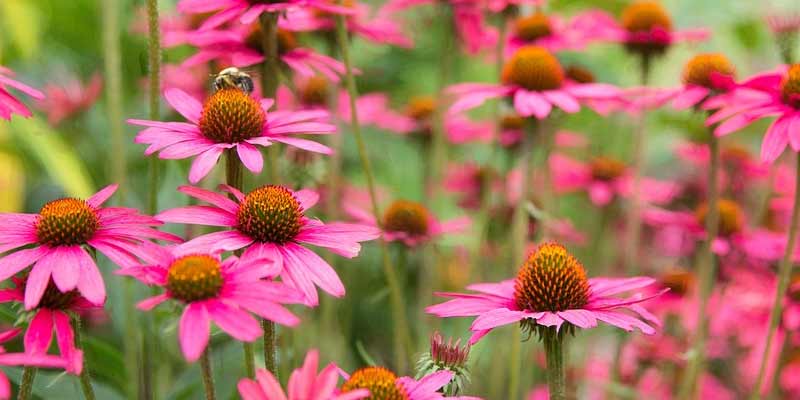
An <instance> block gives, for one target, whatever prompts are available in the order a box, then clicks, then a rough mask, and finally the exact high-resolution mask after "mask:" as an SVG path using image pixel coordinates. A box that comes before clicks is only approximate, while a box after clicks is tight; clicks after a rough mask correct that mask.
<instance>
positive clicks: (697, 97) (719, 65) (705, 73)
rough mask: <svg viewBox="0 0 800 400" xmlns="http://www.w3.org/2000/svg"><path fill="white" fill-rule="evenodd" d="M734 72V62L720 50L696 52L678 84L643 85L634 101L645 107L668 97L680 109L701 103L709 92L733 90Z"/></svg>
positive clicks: (657, 104) (734, 83) (734, 84)
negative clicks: (657, 86)
mask: <svg viewBox="0 0 800 400" xmlns="http://www.w3.org/2000/svg"><path fill="white" fill-rule="evenodd" d="M735 72H736V71H735V69H734V67H733V64H731V62H730V61H729V60H728V58H727V57H725V56H724V55H722V54H720V53H705V54H698V55H696V56H694V57H692V59H690V60H689V62H688V63H686V65H685V66H684V68H683V78H682V80H683V84H682V85H681V86H679V87H677V88H669V89H649V88H648V89H645V90H643V91H642V93H641V95H642V97H641V98H640V99H638V100H637V101H638V102H641V103H642V106H644V107H647V108H652V107H660V106H661V105H663V104H665V103H667V102H670V101H671V102H672V106H673V107H674V108H676V109H679V110H682V109H687V108H690V107H700V106H701V105H702V103H703V102H704V101H705V100H708V99H709V97H710V96H713V95H716V94H720V93H725V92H728V91H730V90H733V89H734V88H735V87H736V82H735V81H734V77H735Z"/></svg>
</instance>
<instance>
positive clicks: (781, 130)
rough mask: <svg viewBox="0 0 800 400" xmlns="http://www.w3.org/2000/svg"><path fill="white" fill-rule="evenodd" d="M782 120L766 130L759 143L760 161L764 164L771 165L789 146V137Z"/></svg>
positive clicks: (779, 119)
mask: <svg viewBox="0 0 800 400" xmlns="http://www.w3.org/2000/svg"><path fill="white" fill-rule="evenodd" d="M784 121H785V119H784V118H778V119H777V120H775V122H773V123H772V125H770V127H769V128H768V129H767V133H766V135H764V140H763V141H762V142H761V160H762V161H764V162H768V163H772V162H773V161H775V160H777V159H778V157H779V156H780V155H781V153H783V150H784V149H786V145H788V144H789V135H788V134H787V132H786V124H785V123H784Z"/></svg>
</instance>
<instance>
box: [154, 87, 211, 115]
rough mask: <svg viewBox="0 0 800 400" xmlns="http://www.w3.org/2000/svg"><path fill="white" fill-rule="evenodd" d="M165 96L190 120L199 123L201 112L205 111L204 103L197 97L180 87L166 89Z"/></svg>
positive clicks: (168, 101) (170, 103)
mask: <svg viewBox="0 0 800 400" xmlns="http://www.w3.org/2000/svg"><path fill="white" fill-rule="evenodd" d="M164 98H166V99H167V103H169V105H171V106H172V108H174V109H175V111H177V112H179V113H180V114H181V115H183V116H184V117H186V119H188V120H189V121H192V122H194V123H198V122H199V121H200V114H202V113H203V105H202V104H200V102H199V101H197V99H195V98H194V97H192V96H189V94H187V93H186V92H184V91H183V90H180V89H175V88H171V89H167V90H165V91H164Z"/></svg>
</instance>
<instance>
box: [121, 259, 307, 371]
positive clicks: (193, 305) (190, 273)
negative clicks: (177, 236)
mask: <svg viewBox="0 0 800 400" xmlns="http://www.w3.org/2000/svg"><path fill="white" fill-rule="evenodd" d="M144 249H145V251H146V252H147V255H146V256H145V257H144V259H145V260H146V262H147V263H148V265H144V266H142V265H138V266H130V267H126V268H123V269H121V270H119V271H117V274H119V275H127V276H132V277H134V278H136V279H137V280H139V281H141V282H142V283H145V284H147V285H154V286H160V287H162V288H164V293H162V294H159V295H157V296H154V297H151V298H149V299H146V300H144V301H142V302H141V303H139V305H138V308H139V309H141V310H144V311H149V310H151V309H152V308H153V307H155V306H157V305H159V304H161V303H162V302H164V301H166V300H169V299H172V300H174V301H175V302H176V303H178V304H179V305H181V306H182V307H183V309H184V310H183V315H182V316H181V320H180V324H179V326H178V339H179V341H180V345H181V350H182V351H183V354H184V356H185V357H186V359H187V360H188V361H196V360H197V359H198V358H199V357H200V355H201V354H202V353H203V351H204V350H205V348H206V345H207V344H208V339H209V329H210V321H214V322H215V323H216V324H217V326H219V328H220V329H222V330H223V331H225V332H226V333H228V334H229V335H231V336H232V337H234V338H235V339H236V340H240V341H246V342H252V341H254V340H256V338H258V337H259V336H261V333H262V332H261V328H260V326H259V323H258V321H257V320H256V319H255V318H253V317H252V316H251V315H250V313H253V314H256V315H258V316H260V317H261V318H264V319H267V320H270V321H273V322H276V323H279V324H282V325H287V326H295V325H297V324H298V323H299V322H300V320H299V319H298V318H297V317H296V316H295V315H294V314H292V313H291V312H289V310H287V309H286V308H285V307H284V306H283V305H282V304H284V303H300V302H301V301H302V300H303V296H302V295H301V294H300V293H298V292H297V291H296V290H294V289H292V288H290V287H288V286H287V285H285V284H283V283H278V282H273V281H270V280H269V278H273V277H275V276H276V275H277V273H278V268H279V266H278V265H277V264H276V263H274V262H273V261H274V260H272V259H270V258H266V257H263V256H260V255H252V254H244V255H242V257H241V258H237V257H228V258H227V259H224V260H223V259H221V258H220V257H219V255H215V254H212V252H210V251H208V250H206V251H202V250H199V249H197V248H191V247H184V246H179V247H175V248H164V247H159V246H155V245H152V244H151V245H146V246H144Z"/></svg>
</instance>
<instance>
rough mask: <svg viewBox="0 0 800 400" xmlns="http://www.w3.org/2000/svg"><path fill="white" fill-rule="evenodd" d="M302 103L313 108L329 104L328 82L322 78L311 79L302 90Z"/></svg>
mask: <svg viewBox="0 0 800 400" xmlns="http://www.w3.org/2000/svg"><path fill="white" fill-rule="evenodd" d="M300 101H302V102H303V104H307V105H312V106H324V105H326V104H327V103H328V80H327V79H325V78H323V77H321V76H314V77H311V78H309V79H308V80H307V81H306V82H305V85H304V86H303V87H302V88H300Z"/></svg>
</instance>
